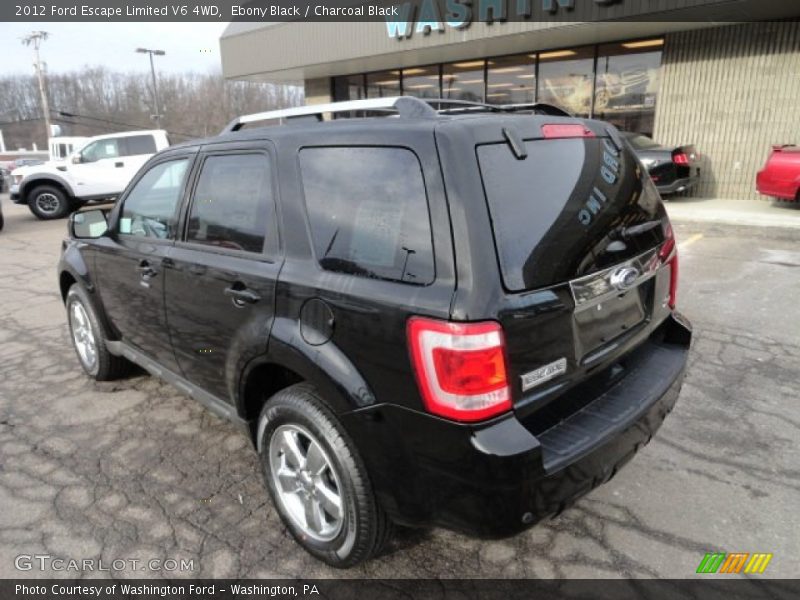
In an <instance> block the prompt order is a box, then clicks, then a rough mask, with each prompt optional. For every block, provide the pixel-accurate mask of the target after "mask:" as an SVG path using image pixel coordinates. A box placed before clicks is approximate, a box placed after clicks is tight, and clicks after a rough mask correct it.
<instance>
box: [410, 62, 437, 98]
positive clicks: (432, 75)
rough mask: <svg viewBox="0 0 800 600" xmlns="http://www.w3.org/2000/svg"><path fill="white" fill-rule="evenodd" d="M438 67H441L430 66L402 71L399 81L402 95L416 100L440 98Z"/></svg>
mask: <svg viewBox="0 0 800 600" xmlns="http://www.w3.org/2000/svg"><path fill="white" fill-rule="evenodd" d="M440 67H441V65H432V66H430V67H414V68H411V69H403V71H402V75H403V78H402V81H401V85H402V93H403V95H405V96H416V97H417V98H441V97H442V91H441V86H440V81H439V70H440Z"/></svg>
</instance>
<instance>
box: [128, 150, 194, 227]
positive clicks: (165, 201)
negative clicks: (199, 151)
mask: <svg viewBox="0 0 800 600" xmlns="http://www.w3.org/2000/svg"><path fill="white" fill-rule="evenodd" d="M188 164H189V161H188V160H187V159H185V158H182V159H180V160H171V161H168V162H163V163H160V164H157V165H155V166H154V167H152V168H151V169H150V170H149V171H147V173H145V174H144V175H143V176H142V178H141V179H139V181H138V182H136V185H134V187H133V189H132V190H131V191H130V193H129V194H128V196H127V198H125V203H124V204H123V205H122V215H121V216H120V220H119V232H120V233H121V234H125V235H134V236H137V237H147V238H155V239H171V238H174V235H175V226H176V223H177V216H176V214H177V211H176V208H177V206H178V203H179V202H180V197H181V190H183V182H184V180H185V178H186V169H187V166H188Z"/></svg>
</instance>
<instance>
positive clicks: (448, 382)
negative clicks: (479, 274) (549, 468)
mask: <svg viewBox="0 0 800 600" xmlns="http://www.w3.org/2000/svg"><path fill="white" fill-rule="evenodd" d="M407 334H408V347H409V350H410V352H411V360H412V363H413V365H414V372H415V373H416V376H417V384H418V385H419V389H420V393H421V394H422V400H423V401H424V403H425V407H426V408H427V409H428V411H430V412H431V413H433V414H435V415H439V416H441V417H445V418H448V419H453V420H456V421H466V422H472V421H481V420H484V419H488V418H490V417H493V416H496V415H499V414H501V413H504V412H507V411H508V410H510V409H511V389H510V387H509V385H508V375H507V372H508V371H507V369H506V359H505V339H504V337H503V329H502V328H501V327H500V324H499V323H496V322H494V321H485V322H481V323H453V322H450V321H439V320H435V319H427V318H424V317H412V318H411V319H409V321H408V326H407Z"/></svg>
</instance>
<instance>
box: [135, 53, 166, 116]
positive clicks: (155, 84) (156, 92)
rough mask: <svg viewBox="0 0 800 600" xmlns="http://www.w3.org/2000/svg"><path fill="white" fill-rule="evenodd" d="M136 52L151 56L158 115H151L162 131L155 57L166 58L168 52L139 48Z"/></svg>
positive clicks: (154, 99) (154, 95) (151, 72)
mask: <svg viewBox="0 0 800 600" xmlns="http://www.w3.org/2000/svg"><path fill="white" fill-rule="evenodd" d="M136 52H138V53H139V54H149V55H150V75H152V76H153V101H154V103H155V108H156V114H154V115H151V118H153V119H155V120H156V126H157V127H158V128H159V129H161V109H160V108H159V102H158V84H157V83H156V67H155V65H154V64H153V55H155V56H164V55H165V54H166V52H164V51H163V50H151V49H149V48H137V49H136Z"/></svg>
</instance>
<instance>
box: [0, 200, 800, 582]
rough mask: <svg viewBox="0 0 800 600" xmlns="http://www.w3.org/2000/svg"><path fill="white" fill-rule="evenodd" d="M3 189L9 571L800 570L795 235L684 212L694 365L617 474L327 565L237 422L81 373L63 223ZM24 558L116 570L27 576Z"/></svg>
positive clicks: (171, 392) (2, 490) (4, 529)
mask: <svg viewBox="0 0 800 600" xmlns="http://www.w3.org/2000/svg"><path fill="white" fill-rule="evenodd" d="M0 202H2V204H3V211H4V213H5V217H6V227H5V230H3V231H2V232H0V578H10V577H42V576H63V577H76V576H80V577H93V576H104V577H105V576H109V575H113V576H116V577H133V576H137V577H167V576H169V577H243V578H244V577H304V578H309V577H353V578H361V577H410V578H419V577H571V578H578V577H580V578H594V577H600V578H606V577H608V578H612V577H667V578H684V577H693V576H695V570H696V569H697V566H698V564H699V563H700V561H701V559H702V558H703V556H704V554H705V553H706V552H712V551H721V552H766V553H772V554H773V558H772V561H771V562H770V564H769V566H768V569H767V571H766V573H765V574H764V575H763V577H783V578H785V577H800V561H798V557H800V519H798V518H797V507H798V498H800V466H799V465H800V444H798V441H800V402H798V389H799V388H800V386H798V381H800V375H799V373H800V366H798V365H800V309H798V299H800V230H798V229H791V228H781V227H774V226H769V227H766V226H764V227H762V226H758V227H753V226H742V225H741V224H739V225H733V226H732V225H730V224H721V223H718V222H712V221H708V220H705V221H703V220H691V219H689V220H686V219H684V218H679V219H676V232H677V235H678V239H679V242H680V245H679V249H680V250H679V251H680V257H681V258H680V260H681V263H680V266H681V283H680V290H679V305H680V308H681V310H682V311H683V312H684V313H685V314H686V315H687V316H688V317H689V319H690V320H691V321H692V322H693V323H694V326H695V338H694V344H693V349H692V353H691V362H690V365H689V367H688V375H687V379H686V383H685V386H684V389H683V392H682V394H681V397H680V399H679V400H678V404H677V406H676V408H675V410H674V412H673V413H672V414H671V415H670V416H669V417H668V418H667V420H666V422H665V424H664V426H663V428H662V429H661V430H660V431H659V433H658V434H657V436H656V437H655V439H654V440H653V441H652V442H651V443H650V444H649V445H648V446H646V447H645V448H644V449H643V450H642V451H641V452H640V453H639V454H638V455H637V456H636V457H635V458H634V459H633V460H632V461H631V462H630V463H629V464H628V465H627V466H626V467H625V468H624V469H623V470H622V471H621V472H620V473H619V474H618V475H617V476H616V477H615V478H614V479H613V480H612V481H611V482H609V483H607V484H606V485H604V486H601V487H600V488H598V489H596V490H595V491H593V492H592V493H591V494H589V495H588V496H586V497H585V498H583V499H582V500H580V501H579V502H578V503H577V504H576V505H575V506H574V507H573V508H570V509H568V510H567V511H565V512H564V513H563V514H562V515H560V516H559V517H557V518H555V519H553V520H550V521H546V522H544V523H541V524H539V525H537V526H536V527H534V528H533V529H531V530H529V531H528V532H526V533H523V534H521V535H518V536H516V537H514V538H511V539H508V540H503V541H491V542H487V541H480V540H475V539H470V538H467V537H463V536H461V535H457V534H454V533H450V532H448V531H445V530H440V529H434V530H428V531H411V530H403V531H401V532H400V533H399V534H398V536H397V538H396V539H395V540H394V542H393V543H392V544H391V545H390V547H389V548H388V550H387V551H386V552H385V553H384V554H383V555H382V556H380V557H378V558H377V559H375V560H372V561H371V562H369V563H367V564H365V565H363V566H360V567H358V568H355V569H352V570H350V571H336V570H333V569H330V568H328V567H326V566H325V565H323V564H322V563H319V562H317V561H316V560H314V559H313V558H311V557H310V556H308V555H307V554H306V553H305V552H303V551H302V550H301V549H300V548H299V547H298V546H297V545H296V544H295V543H294V542H293V540H292V539H291V537H290V536H289V535H288V534H287V532H286V531H285V530H284V528H283V527H282V525H281V523H280V521H279V519H278V517H277V515H276V513H275V510H274V508H273V507H272V505H271V503H270V501H269V498H268V496H267V493H266V491H265V489H264V487H263V484H262V478H261V474H260V472H259V466H258V463H257V460H256V457H255V454H254V452H253V451H252V450H251V449H250V447H249V446H248V442H247V440H246V439H245V438H244V437H243V436H242V435H241V434H239V433H238V432H237V431H236V430H235V429H234V427H233V426H231V425H229V424H228V423H226V422H224V421H222V420H220V419H219V418H217V417H215V416H213V415H212V414H210V413H209V412H208V411H206V410H205V409H204V408H203V407H202V406H200V405H199V404H197V403H196V402H195V401H193V400H191V399H190V398H188V397H187V396H185V395H183V394H181V393H180V392H178V391H177V390H175V389H174V388H172V387H170V386H168V385H166V384H164V383H161V382H159V381H158V380H156V379H154V378H153V377H150V376H147V375H136V376H133V377H131V378H129V379H125V380H122V381H118V382H113V383H94V382H92V381H90V380H89V379H88V378H87V377H85V376H84V375H83V373H82V371H81V369H80V367H79V365H78V362H77V359H76V357H75V355H74V352H73V350H72V348H71V345H70V341H69V337H68V333H67V326H66V318H65V312H64V309H63V306H62V304H61V299H60V296H59V292H58V285H57V280H56V271H55V266H56V261H57V258H58V254H59V251H60V246H61V239H62V238H63V237H64V236H65V233H66V221H63V220H62V221H51V222H42V221H37V220H36V219H35V218H34V217H33V216H32V215H31V214H30V213H29V212H28V210H27V209H26V208H25V207H19V206H14V205H12V204H10V202H9V200H8V196H7V195H2V196H1V197H0ZM679 202H681V200H676V201H673V202H672V203H671V207H670V210H673V207H676V206H678V203H679ZM745 222H746V221H745ZM19 556H49V557H51V559H50V560H52V559H53V558H60V559H64V560H69V559H76V560H84V559H89V560H92V561H97V560H98V559H102V560H103V561H104V564H105V565H106V566H108V565H110V564H112V561H115V560H116V561H117V563H115V564H116V565H117V566H120V565H122V563H120V562H119V561H124V566H122V567H121V568H120V569H116V570H112V571H110V572H109V571H103V572H97V571H96V568H95V570H88V569H83V571H82V572H78V573H76V572H74V571H69V570H58V571H57V570H54V569H53V565H52V563H51V562H48V561H47V560H45V561H43V562H45V564H47V565H48V566H47V567H46V568H45V569H44V570H41V569H40V568H39V565H38V563H36V562H34V564H33V566H32V568H31V569H30V570H22V571H20V570H18V568H17V567H18V566H20V564H21V565H22V566H23V567H25V565H26V564H29V563H28V562H26V561H25V560H24V559H23V560H22V562H21V563H20V560H19V559H18V557H19ZM151 559H159V560H165V559H172V560H175V561H178V563H179V561H180V560H184V561H186V564H187V565H191V566H190V567H187V568H186V569H185V570H183V571H180V570H167V569H166V567H165V566H164V565H162V566H161V567H160V568H157V567H154V568H151V567H152V565H150V566H148V565H147V562H148V561H149V560H151ZM134 560H135V561H139V562H137V563H132V562H131V561H134ZM15 563H16V566H15ZM59 564H61V563H59ZM67 564H68V563H67ZM92 564H93V565H94V566H95V567H97V565H98V563H97V562H94V563H92ZM168 564H169V565H170V566H172V564H173V563H168ZM62 566H63V565H62ZM706 577H707V576H706Z"/></svg>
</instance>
